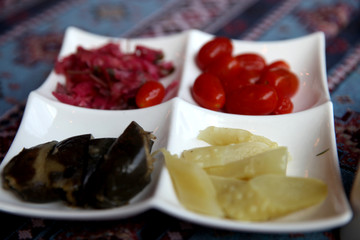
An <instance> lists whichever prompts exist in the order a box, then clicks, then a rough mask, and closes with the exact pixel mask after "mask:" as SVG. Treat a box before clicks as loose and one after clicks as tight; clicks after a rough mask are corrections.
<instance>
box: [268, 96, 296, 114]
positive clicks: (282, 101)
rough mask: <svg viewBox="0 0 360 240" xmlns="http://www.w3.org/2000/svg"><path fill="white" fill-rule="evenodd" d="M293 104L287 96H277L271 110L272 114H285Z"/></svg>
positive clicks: (291, 109) (289, 111)
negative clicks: (277, 98)
mask: <svg viewBox="0 0 360 240" xmlns="http://www.w3.org/2000/svg"><path fill="white" fill-rule="evenodd" d="M293 108H294V104H293V103H292V101H291V99H290V98H289V97H283V98H279V100H278V103H277V106H276V108H275V110H274V111H273V114H276V115H277V114H286V113H291V112H292V111H293Z"/></svg>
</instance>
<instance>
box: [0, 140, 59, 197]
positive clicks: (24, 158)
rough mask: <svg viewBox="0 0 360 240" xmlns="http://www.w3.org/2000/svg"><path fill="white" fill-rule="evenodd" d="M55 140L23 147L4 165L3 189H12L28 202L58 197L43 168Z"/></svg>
mask: <svg viewBox="0 0 360 240" xmlns="http://www.w3.org/2000/svg"><path fill="white" fill-rule="evenodd" d="M56 143H57V142H56V141H52V142H48V143H44V144H41V145H38V146H35V147H32V148H24V149H23V150H22V151H21V152H20V153H19V154H18V155H16V156H15V157H13V158H12V160H11V161H10V162H9V163H8V164H7V165H6V166H5V167H4V170H3V172H2V182H3V187H4V189H7V190H11V191H13V192H14V193H15V194H16V195H18V196H19V197H20V198H21V199H23V200H25V201H29V202H37V203H43V202H49V201H54V200H56V199H57V198H58V194H57V192H56V190H54V189H53V188H52V186H51V183H50V181H49V178H48V169H45V162H46V159H47V155H48V154H49V152H51V151H52V149H53V148H54V146H55V145H56Z"/></svg>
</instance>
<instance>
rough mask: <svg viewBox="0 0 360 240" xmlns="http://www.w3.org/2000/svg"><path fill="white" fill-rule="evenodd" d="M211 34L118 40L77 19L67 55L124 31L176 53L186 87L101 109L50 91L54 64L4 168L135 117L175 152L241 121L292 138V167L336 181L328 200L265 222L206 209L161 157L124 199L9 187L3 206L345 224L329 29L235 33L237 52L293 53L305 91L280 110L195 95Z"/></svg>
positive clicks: (41, 213) (73, 215)
mask: <svg viewBox="0 0 360 240" xmlns="http://www.w3.org/2000/svg"><path fill="white" fill-rule="evenodd" d="M211 37H212V36H211V35H209V34H206V33H202V32H199V31H197V30H190V31H187V32H183V33H180V34H177V35H172V36H167V37H161V38H154V39H132V40H125V39H120V40H119V39H110V38H107V37H103V36H97V35H93V34H89V33H86V32H83V31H81V30H78V29H75V28H69V29H68V30H67V32H66V36H65V39H64V44H63V47H62V50H61V56H65V55H67V54H69V53H71V52H73V51H74V50H75V48H76V46H77V45H79V44H81V45H83V46H85V47H95V46H98V45H101V44H103V43H105V42H107V41H109V40H112V41H119V42H120V43H121V46H123V47H124V48H125V49H127V50H130V51H131V49H133V47H134V45H135V44H137V43H141V44H144V45H146V46H149V47H153V48H161V49H163V50H164V52H165V56H166V59H167V60H171V61H173V62H174V63H175V65H176V67H177V70H176V72H175V73H174V74H173V75H172V76H170V77H168V78H167V79H165V80H164V82H165V84H170V83H171V82H174V81H180V85H179V89H178V91H177V92H174V93H173V95H172V96H169V98H171V99H170V100H168V101H166V102H164V103H162V104H160V105H157V106H154V107H150V108H146V109H137V110H123V111H106V110H93V109H85V108H80V107H74V106H70V105H66V104H63V103H60V102H58V101H57V100H56V99H55V98H54V97H53V96H52V95H51V91H52V90H53V89H54V88H55V85H56V83H57V82H58V81H63V78H62V77H61V76H58V75H56V74H54V73H51V74H50V75H49V77H48V79H47V80H46V81H45V82H44V84H43V85H42V86H41V87H40V88H39V89H37V90H35V91H33V92H31V94H30V95H29V99H28V102H27V105H26V109H25V112H24V117H23V119H22V122H21V125H20V128H19V130H18V133H17V135H16V137H15V139H14V141H13V144H12V145H11V147H10V149H9V151H8V153H7V155H6V156H5V158H4V160H3V162H2V164H1V166H0V171H2V169H3V167H4V165H5V164H6V163H7V162H8V161H9V160H10V159H11V158H12V157H13V156H15V155H16V154H17V153H18V152H19V151H21V149H22V148H23V147H32V146H34V145H37V144H40V143H43V142H46V141H50V140H54V139H55V140H62V139H65V138H67V137H70V136H74V135H79V134H83V133H92V134H93V135H94V137H117V136H118V135H120V134H121V133H122V131H123V130H124V129H125V127H126V126H127V125H128V124H129V123H130V122H131V121H133V120H134V121H137V122H138V123H139V124H140V125H141V126H142V127H143V128H144V129H145V130H147V131H153V132H154V134H155V135H156V136H157V141H156V144H155V145H154V149H157V148H160V147H166V148H167V149H168V150H170V151H171V152H172V153H180V152H181V151H182V150H184V149H188V148H193V147H196V146H202V145H204V143H202V142H200V141H198V140H197V139H196V135H197V134H198V132H199V130H202V129H204V128H206V127H207V126H211V125H213V126H218V127H234V128H242V129H246V130H249V131H251V132H252V133H254V134H258V135H263V136H265V137H268V138H270V139H272V140H274V141H276V142H278V143H279V144H280V145H284V146H287V147H288V148H289V151H290V153H291V154H292V156H293V160H292V161H291V162H290V163H289V166H288V172H287V173H288V175H292V176H303V177H314V178H318V179H321V180H323V181H325V182H326V183H327V185H328V187H329V195H328V197H327V199H326V200H325V202H324V203H322V204H321V205H318V206H314V207H311V208H309V209H306V210H303V211H299V212H296V213H294V214H291V215H289V216H286V217H284V218H280V219H277V220H273V221H267V222H264V223H256V222H253V223H248V222H241V221H233V220H226V219H216V218H212V217H208V216H203V215H200V214H196V213H193V212H190V211H188V210H186V209H184V207H183V206H181V204H180V203H179V201H178V200H177V198H176V195H175V192H174V189H173V186H172V183H171V180H170V177H169V174H168V172H167V169H166V168H165V167H164V164H163V161H162V160H161V159H160V160H159V161H158V162H157V164H156V167H155V170H154V172H153V181H151V183H150V184H149V186H147V187H146V189H145V190H144V191H142V192H141V193H140V194H139V195H138V196H136V197H135V198H134V199H132V201H131V202H130V204H129V205H126V206H122V207H118V208H113V209H107V210H92V209H76V208H69V207H67V206H65V205H64V204H63V203H61V202H55V203H49V204H33V203H26V202H22V201H21V200H19V199H18V198H16V197H15V196H13V195H12V194H11V193H10V192H8V191H5V190H3V189H1V190H0V209H1V210H3V211H6V212H10V213H13V214H19V215H25V216H31V217H43V218H53V219H71V220H75V219H77V220H89V219H91V220H100V219H118V218H126V217H128V216H133V215H135V214H138V213H140V212H143V211H145V210H148V209H151V208H156V209H159V210H161V211H164V212H166V213H169V214H171V215H173V216H176V217H179V218H182V219H186V220H188V221H191V222H194V223H198V224H203V225H206V226H212V227H217V228H224V229H231V230H243V231H253V232H277V233H281V232H306V231H319V230H324V229H330V228H334V227H338V226H341V225H344V224H346V223H347V222H348V221H349V220H350V218H351V216H352V212H351V209H350V207H349V204H348V202H347V199H346V196H345V194H344V190H343V187H342V182H341V178H340V171H339V164H338V157H337V152H336V141H335V135H334V122H333V110H332V103H331V102H330V100H329V99H330V98H329V93H328V90H327V82H326V73H325V63H324V61H325V60H324V36H323V35H322V34H321V33H315V34H312V35H309V36H306V37H302V38H298V39H293V40H286V41H277V42H243V41H234V45H235V50H236V51H238V52H243V51H247V52H248V51H253V52H259V53H261V54H262V55H264V56H265V58H266V59H267V61H272V60H275V59H278V58H281V59H285V60H286V61H288V62H289V63H290V65H291V67H292V68H293V70H294V72H296V73H297V74H298V76H299V77H300V81H301V86H300V91H299V93H298V94H297V95H296V97H295V99H294V105H295V113H292V114H287V115H278V116H243V115H232V114H227V113H220V112H214V111H210V110H207V109H203V108H201V107H199V106H197V104H196V103H195V102H194V101H193V99H192V98H191V95H190V87H191V85H192V83H193V81H194V79H195V77H196V76H197V74H198V73H199V70H198V69H197V68H196V66H195V65H194V61H193V58H194V55H195V53H196V51H197V50H198V49H199V47H200V46H201V45H202V44H203V43H204V42H206V41H207V40H209V39H210V38H211ZM144 116H146V117H144ZM320 153H322V154H320ZM319 154H320V155H319ZM0 183H1V182H0Z"/></svg>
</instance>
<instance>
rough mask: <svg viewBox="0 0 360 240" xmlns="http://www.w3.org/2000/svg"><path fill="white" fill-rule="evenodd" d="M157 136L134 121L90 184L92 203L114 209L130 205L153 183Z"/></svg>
mask: <svg viewBox="0 0 360 240" xmlns="http://www.w3.org/2000/svg"><path fill="white" fill-rule="evenodd" d="M153 138H154V136H153V135H152V134H151V133H150V132H146V131H144V130H143V129H142V128H141V127H140V126H139V125H138V124H137V123H135V122H132V123H131V124H130V125H129V126H128V127H127V128H126V129H125V131H124V133H123V134H122V135H121V136H120V137H119V138H118V139H117V140H116V141H115V142H114V143H113V144H112V146H111V147H110V148H109V151H108V152H107V153H106V154H105V155H104V158H103V161H102V162H101V164H100V165H99V166H98V168H97V171H96V172H95V173H94V174H93V175H92V176H91V178H90V180H89V182H88V186H87V189H88V193H89V199H88V200H89V204H90V205H91V206H92V207H95V208H111V207H116V206H121V205H124V204H127V203H128V202H129V200H130V199H131V198H132V197H134V196H135V195H136V194H137V193H138V192H140V191H141V190H142V189H143V188H144V187H145V186H146V185H147V184H149V182H150V180H151V172H152V168H153V161H154V160H153V158H152V156H151V154H150V152H151V148H152V145H153V141H152V140H153Z"/></svg>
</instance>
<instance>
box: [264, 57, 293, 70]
mask: <svg viewBox="0 0 360 240" xmlns="http://www.w3.org/2000/svg"><path fill="white" fill-rule="evenodd" d="M272 68H285V69H287V70H290V65H289V64H288V63H287V62H285V61H283V60H277V61H275V62H272V63H271V64H269V65H268V66H266V68H265V71H267V70H269V69H272Z"/></svg>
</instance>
